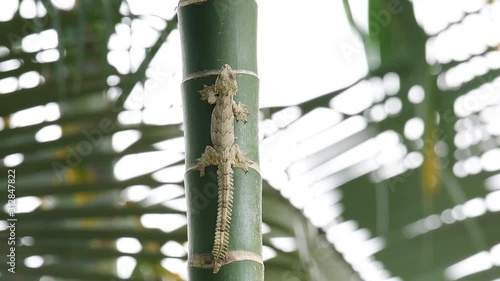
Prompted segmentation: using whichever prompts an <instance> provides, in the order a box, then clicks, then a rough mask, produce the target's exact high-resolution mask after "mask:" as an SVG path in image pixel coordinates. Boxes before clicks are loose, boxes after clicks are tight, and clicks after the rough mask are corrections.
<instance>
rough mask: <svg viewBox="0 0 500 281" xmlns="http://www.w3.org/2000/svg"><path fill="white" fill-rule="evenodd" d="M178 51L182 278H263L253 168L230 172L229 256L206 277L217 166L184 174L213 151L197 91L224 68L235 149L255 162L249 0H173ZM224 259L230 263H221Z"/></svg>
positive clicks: (253, 9) (253, 31)
mask: <svg viewBox="0 0 500 281" xmlns="http://www.w3.org/2000/svg"><path fill="white" fill-rule="evenodd" d="M178 17H179V30H180V32H181V43H182V53H183V69H184V81H183V83H182V95H183V106H184V126H185V127H184V130H185V138H186V167H187V169H188V171H187V172H186V174H185V186H186V197H187V203H188V242H189V270H188V272H189V280H191V281H197V280H203V281H208V280H248V281H250V280H256V281H257V280H260V281H261V280H263V279H264V266H263V264H262V258H261V248H262V233H261V221H262V211H261V210H262V207H261V206H262V184H261V182H262V180H261V177H260V174H259V172H258V171H256V170H255V169H250V170H249V171H248V173H245V172H244V171H243V170H242V169H240V168H236V167H233V171H234V201H233V207H232V219H231V227H230V232H229V233H230V235H229V237H230V238H229V241H230V242H229V252H228V255H227V257H226V262H225V264H224V265H223V266H222V267H221V269H220V271H218V272H217V273H213V257H212V254H211V253H212V248H213V246H214V234H215V227H216V216H217V203H218V181H217V167H215V166H209V167H207V169H206V174H205V176H200V172H199V171H196V170H189V168H190V167H192V166H193V165H194V164H195V163H196V159H197V158H199V157H200V156H201V155H202V153H203V152H204V151H205V147H206V146H213V143H212V141H211V134H210V133H211V130H210V127H211V118H212V111H213V110H214V105H211V104H209V103H208V102H207V101H204V100H202V99H201V98H200V97H201V96H200V93H199V91H200V90H202V89H203V88H204V87H203V86H204V85H213V84H214V82H215V80H216V78H217V75H218V74H219V72H220V69H221V67H222V66H223V65H224V64H228V65H230V66H231V67H232V69H233V70H234V71H235V72H236V74H237V83H238V92H237V94H236V96H235V97H234V99H235V101H236V102H237V103H239V102H241V103H243V104H245V105H246V106H247V107H248V111H249V115H248V119H247V122H246V123H243V122H235V124H234V133H235V137H236V140H235V143H236V144H238V145H239V147H240V149H241V150H242V151H244V152H245V153H247V154H248V157H249V158H250V159H251V160H252V161H255V162H257V163H258V159H259V155H258V85H259V80H258V78H257V74H256V73H257V60H256V56H257V54H256V49H257V48H256V38H257V4H256V3H255V1H253V0H238V1H234V0H219V1H206V0H204V1H203V0H181V1H180V2H179V7H178ZM231 259H235V260H236V261H233V262H228V261H229V260H231Z"/></svg>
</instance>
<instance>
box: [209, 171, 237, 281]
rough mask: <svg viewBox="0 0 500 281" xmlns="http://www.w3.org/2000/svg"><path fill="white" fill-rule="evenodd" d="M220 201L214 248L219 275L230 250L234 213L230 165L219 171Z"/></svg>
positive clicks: (215, 270)
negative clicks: (230, 233)
mask: <svg viewBox="0 0 500 281" xmlns="http://www.w3.org/2000/svg"><path fill="white" fill-rule="evenodd" d="M217 181H218V200H217V223H216V226H215V238H214V248H213V250H212V255H213V257H214V273H217V272H218V271H219V270H220V268H221V266H222V265H224V260H225V259H226V255H227V252H228V248H229V230H230V227H231V214H232V211H233V193H234V183H233V169H232V168H231V165H229V164H228V163H224V164H221V165H219V168H218V169H217Z"/></svg>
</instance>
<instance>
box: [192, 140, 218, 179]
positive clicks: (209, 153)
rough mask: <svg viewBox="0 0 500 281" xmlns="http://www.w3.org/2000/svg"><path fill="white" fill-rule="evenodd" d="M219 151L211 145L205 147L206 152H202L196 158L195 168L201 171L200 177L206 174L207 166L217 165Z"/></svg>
mask: <svg viewBox="0 0 500 281" xmlns="http://www.w3.org/2000/svg"><path fill="white" fill-rule="evenodd" d="M217 159H218V158H217V151H216V150H215V148H213V147H211V146H207V147H205V152H204V153H203V154H201V157H200V158H198V159H196V164H195V165H194V167H193V170H198V171H200V177H201V176H204V175H205V168H206V167H208V166H211V165H212V166H217V164H218V160H217Z"/></svg>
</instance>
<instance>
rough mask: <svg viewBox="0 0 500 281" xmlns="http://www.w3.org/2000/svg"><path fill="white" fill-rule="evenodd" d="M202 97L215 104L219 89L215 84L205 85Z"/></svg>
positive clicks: (201, 92)
mask: <svg viewBox="0 0 500 281" xmlns="http://www.w3.org/2000/svg"><path fill="white" fill-rule="evenodd" d="M200 95H201V99H202V100H206V101H208V103H209V104H214V103H215V102H216V101H217V91H216V89H215V85H211V86H207V85H203V90H201V91H200Z"/></svg>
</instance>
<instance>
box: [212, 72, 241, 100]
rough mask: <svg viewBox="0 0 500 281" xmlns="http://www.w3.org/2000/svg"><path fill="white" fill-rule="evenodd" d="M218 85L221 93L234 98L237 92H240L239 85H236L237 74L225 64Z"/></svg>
mask: <svg viewBox="0 0 500 281" xmlns="http://www.w3.org/2000/svg"><path fill="white" fill-rule="evenodd" d="M216 84H217V87H218V88H219V91H220V92H219V93H223V94H224V95H232V96H234V95H236V91H238V85H237V84H236V73H234V71H233V69H232V68H231V66H229V64H224V65H223V66H222V68H221V70H220V74H219V77H218V78H217V83H216Z"/></svg>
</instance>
